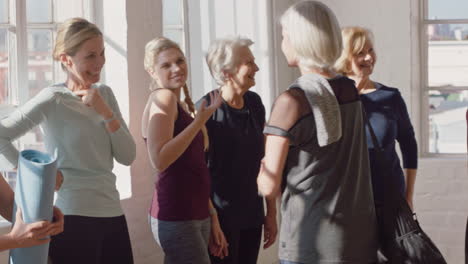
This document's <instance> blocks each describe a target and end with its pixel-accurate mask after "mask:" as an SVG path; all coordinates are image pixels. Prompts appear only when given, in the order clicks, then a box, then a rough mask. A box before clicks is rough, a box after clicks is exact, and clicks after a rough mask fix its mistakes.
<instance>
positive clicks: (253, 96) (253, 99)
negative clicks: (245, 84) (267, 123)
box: [244, 91, 263, 105]
mask: <svg viewBox="0 0 468 264" xmlns="http://www.w3.org/2000/svg"><path fill="white" fill-rule="evenodd" d="M244 96H245V98H247V101H248V102H249V103H250V104H252V105H263V102H262V98H261V97H260V95H259V94H257V93H256V92H254V91H247V92H246V93H245V95H244Z"/></svg>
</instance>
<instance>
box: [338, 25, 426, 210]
mask: <svg viewBox="0 0 468 264" xmlns="http://www.w3.org/2000/svg"><path fill="white" fill-rule="evenodd" d="M342 34H343V42H344V49H343V53H342V54H341V57H340V58H339V60H338V61H337V63H336V69H337V71H339V72H340V73H342V74H344V75H346V76H348V77H349V78H351V79H353V80H354V81H355V82H356V88H357V90H358V92H359V94H360V97H361V102H362V104H363V106H364V110H365V111H366V113H367V117H368V118H369V122H370V125H371V126H372V129H373V130H374V131H375V134H376V136H377V140H378V142H379V144H380V146H381V147H382V148H383V150H384V155H385V158H386V161H387V162H388V163H389V164H390V167H391V169H392V173H391V174H388V175H392V176H393V177H395V178H394V179H383V178H381V177H380V176H381V175H383V174H382V173H381V171H382V170H383V169H384V168H380V167H379V166H378V164H379V162H378V161H377V160H376V155H375V152H374V151H375V150H374V146H373V144H372V138H371V136H370V135H369V134H367V146H368V148H369V159H370V167H371V174H372V185H373V189H374V190H373V193H374V200H375V203H376V206H377V208H380V207H381V206H382V205H383V200H384V189H385V186H386V185H387V186H388V184H384V182H385V181H386V180H387V181H388V180H393V181H394V182H395V183H396V186H398V189H399V191H400V193H401V194H402V195H404V196H405V197H406V200H407V202H408V204H409V205H410V207H411V208H413V193H414V183H415V180H416V169H417V164H418V147H417V143H416V138H415V135H414V129H413V126H412V124H411V121H410V118H409V114H408V111H407V108H406V104H405V102H404V100H403V98H402V96H401V94H400V92H399V91H398V90H397V89H396V88H391V87H387V86H385V85H383V84H381V83H378V82H375V81H372V80H371V79H370V75H371V74H372V72H373V70H374V66H375V62H376V60H377V56H376V53H375V50H374V44H373V37H372V33H371V32H370V31H369V30H367V29H365V28H361V27H347V28H344V29H343V31H342ZM396 141H398V143H399V146H400V149H401V154H402V158H403V167H404V168H405V171H404V172H403V170H402V168H401V165H400V159H399V158H398V154H397V152H396V147H395V143H396ZM405 178H406V182H405ZM378 211H380V210H378Z"/></svg>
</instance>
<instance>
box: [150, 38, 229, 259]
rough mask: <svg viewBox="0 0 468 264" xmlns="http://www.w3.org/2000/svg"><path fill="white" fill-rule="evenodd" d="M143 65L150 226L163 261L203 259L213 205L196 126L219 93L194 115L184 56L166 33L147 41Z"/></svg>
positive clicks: (202, 144)
mask: <svg viewBox="0 0 468 264" xmlns="http://www.w3.org/2000/svg"><path fill="white" fill-rule="evenodd" d="M144 65H145V69H146V71H147V72H148V74H149V75H150V76H151V78H152V81H153V84H152V87H151V91H152V92H151V95H150V97H149V99H148V102H147V105H146V107H145V111H144V113H143V120H142V133H143V137H144V138H145V139H146V142H147V148H148V155H149V159H150V162H151V165H152V166H153V167H154V168H155V169H156V170H157V171H158V175H157V179H156V184H155V191H154V195H153V201H152V204H151V209H150V222H151V229H152V231H153V234H154V237H155V239H156V241H157V242H158V244H159V245H160V246H161V248H162V249H163V251H164V253H165V259H164V263H200V264H205V263H209V262H210V260H209V257H208V239H209V235H210V225H211V219H210V208H211V209H212V208H213V207H212V204H211V202H210V200H209V194H210V178H209V171H208V168H207V166H206V162H205V155H204V150H205V148H206V146H207V143H208V142H207V141H206V138H207V137H206V136H204V135H203V134H204V133H203V132H202V130H203V127H204V124H205V122H206V121H207V120H208V118H209V117H210V116H211V115H212V113H213V112H214V111H215V110H216V109H217V108H218V107H219V106H220V104H221V102H222V98H221V97H220V96H219V94H213V95H212V96H211V98H210V102H211V103H210V105H207V104H206V102H204V103H202V105H201V106H200V108H199V109H198V112H197V114H196V115H195V113H194V112H195V109H194V105H193V102H192V100H191V99H190V95H189V93H188V88H187V85H186V82H187V75H188V74H187V63H186V58H185V56H184V54H183V52H182V50H181V49H180V47H179V46H178V45H177V43H175V42H173V41H171V40H169V39H167V38H156V39H153V40H151V41H150V42H148V43H147V45H146V47H145V60H144ZM181 91H183V92H184V96H185V100H184V101H185V104H184V103H182V101H181ZM187 110H188V111H187ZM191 114H193V115H194V117H192V116H191Z"/></svg>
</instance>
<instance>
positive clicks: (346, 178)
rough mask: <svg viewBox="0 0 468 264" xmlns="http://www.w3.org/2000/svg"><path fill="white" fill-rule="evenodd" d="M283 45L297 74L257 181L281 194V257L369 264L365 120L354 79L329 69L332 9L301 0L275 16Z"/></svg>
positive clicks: (371, 241)
mask: <svg viewBox="0 0 468 264" xmlns="http://www.w3.org/2000/svg"><path fill="white" fill-rule="evenodd" d="M281 26H282V29H283V41H282V45H281V47H282V51H283V53H284V55H285V57H286V60H287V62H288V64H289V66H291V67H298V68H299V70H300V72H301V77H299V78H298V79H297V80H296V81H295V82H294V83H293V84H291V86H290V87H289V89H288V90H287V91H286V92H283V93H282V94H281V95H280V96H279V97H278V98H277V99H276V101H275V103H274V106H273V109H272V112H271V116H270V120H269V121H268V124H267V125H266V127H265V129H264V133H265V134H266V143H265V145H266V146H265V158H264V159H263V162H262V166H261V169H260V173H259V175H258V179H257V183H258V187H259V190H260V192H261V193H262V194H263V195H264V196H266V197H267V198H268V197H276V196H278V195H279V194H280V191H281V189H282V188H281V187H283V193H282V205H281V211H282V212H281V215H282V221H281V228H280V239H279V244H280V247H279V258H280V260H281V263H283V264H286V263H373V262H375V261H376V252H377V237H376V219H375V211H374V206H373V199H372V187H371V181H370V173H369V160H368V156H367V150H366V144H365V133H364V125H363V120H362V115H361V103H360V102H359V95H358V93H357V91H356V88H355V87H354V85H353V81H352V80H349V79H347V78H346V77H343V76H340V75H336V74H335V73H334V71H333V70H332V68H333V65H334V64H335V61H336V59H337V58H338V57H339V56H340V54H341V47H342V42H341V34H340V27H339V24H338V21H337V19H336V17H335V15H334V14H333V12H332V11H331V10H330V9H329V8H328V7H327V6H325V5H324V4H322V3H320V2H316V1H303V2H300V3H297V4H295V5H293V6H291V7H290V8H288V9H287V10H286V12H285V13H284V14H283V16H282V17H281Z"/></svg>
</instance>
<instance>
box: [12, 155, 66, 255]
mask: <svg viewBox="0 0 468 264" xmlns="http://www.w3.org/2000/svg"><path fill="white" fill-rule="evenodd" d="M56 160H57V158H56V155H54V157H52V156H50V155H47V154H45V153H42V152H40V151H36V150H23V151H21V152H20V155H19V161H18V174H17V179H16V188H15V208H17V207H20V208H21V211H22V213H23V221H24V222H25V223H33V222H37V221H43V220H47V221H52V217H53V203H54V188H55V177H56V175H57V164H56ZM14 211H15V212H16V210H14ZM14 215H15V214H13V216H14ZM13 221H14V219H13ZM48 252H49V243H47V244H44V245H40V246H34V247H29V248H17V249H12V250H10V264H46V263H47V255H48Z"/></svg>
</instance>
